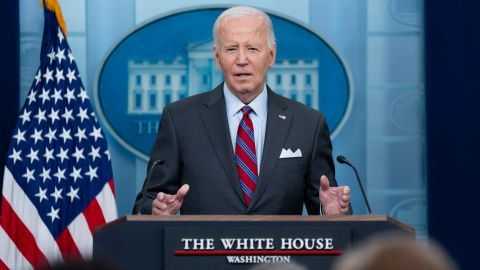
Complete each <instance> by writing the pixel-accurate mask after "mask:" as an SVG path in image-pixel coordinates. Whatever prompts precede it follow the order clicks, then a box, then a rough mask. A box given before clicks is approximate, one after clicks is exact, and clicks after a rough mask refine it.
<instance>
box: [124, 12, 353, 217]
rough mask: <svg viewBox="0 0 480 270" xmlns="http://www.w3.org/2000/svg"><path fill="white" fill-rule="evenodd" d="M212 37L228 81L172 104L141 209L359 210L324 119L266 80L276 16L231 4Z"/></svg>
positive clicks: (229, 211) (153, 156)
mask: <svg viewBox="0 0 480 270" xmlns="http://www.w3.org/2000/svg"><path fill="white" fill-rule="evenodd" d="M213 35H214V49H213V53H214V56H215V61H216V63H217V67H218V68H219V69H220V71H221V72H222V74H223V77H224V80H225V81H224V82H223V83H222V84H220V85H218V86H217V87H216V88H215V89H213V90H212V91H210V92H207V93H203V94H199V95H195V96H192V97H189V98H187V99H185V100H182V101H178V102H175V103H172V104H170V105H168V106H166V107H165V108H164V110H163V115H162V120H161V125H160V128H159V130H158V134H157V138H156V141H155V144H154V146H153V148H152V150H151V153H150V162H149V165H148V172H149V173H148V174H147V178H146V179H145V183H144V185H143V189H142V191H141V192H140V193H139V195H138V196H137V199H136V202H135V207H134V210H133V212H134V213H142V214H150V213H151V214H154V215H174V214H176V213H177V212H178V211H180V213H181V214H267V215H268V214H272V215H284V214H285V215H292V214H302V211H303V205H304V204H305V206H306V209H307V211H308V213H309V214H311V215H318V214H349V213H351V210H350V206H349V205H350V195H349V188H348V187H337V183H336V180H335V176H334V164H333V159H332V145H331V141H330V137H329V131H328V127H327V124H326V120H325V117H324V116H323V115H322V114H321V113H320V112H318V111H316V110H313V109H311V108H308V107H306V106H305V105H303V104H300V103H298V102H295V101H292V100H289V99H287V98H284V97H281V96H279V95H277V94H275V92H274V91H273V90H272V89H270V87H269V86H268V85H267V84H266V83H265V77H266V75H267V72H268V70H269V68H270V67H272V65H273V64H274V63H275V55H276V43H275V34H274V31H273V25H272V22H271V20H270V18H269V17H268V15H267V14H265V13H264V12H262V11H260V10H258V9H254V8H251V7H244V6H239V7H233V8H230V9H227V10H225V11H224V12H223V13H222V14H221V15H220V16H219V17H218V18H217V20H216V22H215V24H214V28H213ZM159 163H161V165H158V164H159ZM156 165H158V166H156Z"/></svg>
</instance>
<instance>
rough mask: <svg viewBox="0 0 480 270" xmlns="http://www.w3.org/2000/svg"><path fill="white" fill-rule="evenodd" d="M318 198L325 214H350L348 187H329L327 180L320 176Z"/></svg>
mask: <svg viewBox="0 0 480 270" xmlns="http://www.w3.org/2000/svg"><path fill="white" fill-rule="evenodd" d="M319 196H320V203H321V204H322V206H323V210H324V211H325V214H327V215H335V214H341V215H346V214H349V213H350V188H349V187H348V186H343V187H331V186H330V181H329V180H328V178H327V177H326V176H325V175H322V177H320V190H319Z"/></svg>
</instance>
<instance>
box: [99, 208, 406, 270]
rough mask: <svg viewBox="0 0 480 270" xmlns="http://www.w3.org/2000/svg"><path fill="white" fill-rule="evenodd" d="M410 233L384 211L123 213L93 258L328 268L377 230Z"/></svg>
mask: <svg viewBox="0 0 480 270" xmlns="http://www.w3.org/2000/svg"><path fill="white" fill-rule="evenodd" d="M388 230H394V231H397V232H403V233H406V234H408V235H411V236H412V237H414V235H415V229H414V228H412V227H410V226H408V225H405V224H402V223H400V222H399V221H397V220H395V219H393V218H391V217H388V216H373V215H370V216H228V215H225V216H224V215H222V216H212V215H210V216H207V215H195V216H187V215H185V216H182V215H180V216H168V217H164V216H145V215H135V216H134V215H132V216H124V217H121V218H119V219H117V220H115V221H112V222H110V223H108V224H106V225H104V226H102V227H99V228H97V229H96V230H95V233H94V238H93V256H94V258H95V259H100V260H106V261H111V262H114V263H115V264H116V265H118V266H120V267H121V268H123V269H174V270H182V269H218V270H220V269H222V270H223V269H249V268H251V267H252V266H253V265H254V264H256V263H288V262H297V263H300V264H302V265H304V266H306V267H308V268H309V269H329V268H330V266H331V264H332V263H333V261H334V260H335V258H337V256H339V255H341V254H342V253H343V252H345V251H346V250H348V249H349V248H350V247H351V246H353V245H355V244H356V243H359V242H360V241H361V240H363V239H364V238H366V237H369V236H371V235H373V234H375V233H377V232H381V231H388Z"/></svg>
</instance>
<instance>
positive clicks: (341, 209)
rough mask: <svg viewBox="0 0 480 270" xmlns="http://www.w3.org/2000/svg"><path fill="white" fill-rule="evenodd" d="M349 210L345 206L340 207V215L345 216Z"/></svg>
mask: <svg viewBox="0 0 480 270" xmlns="http://www.w3.org/2000/svg"><path fill="white" fill-rule="evenodd" d="M349 209H350V208H349V207H348V206H346V207H341V208H340V213H342V214H347V213H348V210H349Z"/></svg>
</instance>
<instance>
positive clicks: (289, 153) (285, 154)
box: [280, 148, 302, 158]
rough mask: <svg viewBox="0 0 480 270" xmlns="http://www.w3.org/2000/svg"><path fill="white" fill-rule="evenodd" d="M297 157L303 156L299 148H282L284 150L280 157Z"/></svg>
mask: <svg viewBox="0 0 480 270" xmlns="http://www.w3.org/2000/svg"><path fill="white" fill-rule="evenodd" d="M297 157H302V150H300V148H298V149H297V150H295V152H292V149H290V148H288V149H287V150H285V148H282V152H281V153H280V158H297Z"/></svg>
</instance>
